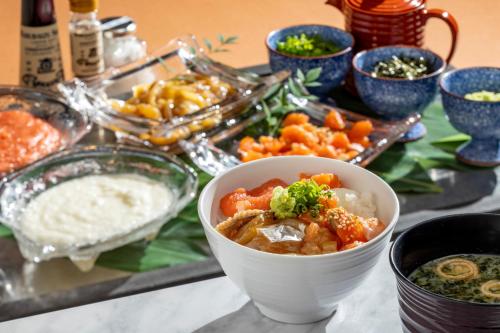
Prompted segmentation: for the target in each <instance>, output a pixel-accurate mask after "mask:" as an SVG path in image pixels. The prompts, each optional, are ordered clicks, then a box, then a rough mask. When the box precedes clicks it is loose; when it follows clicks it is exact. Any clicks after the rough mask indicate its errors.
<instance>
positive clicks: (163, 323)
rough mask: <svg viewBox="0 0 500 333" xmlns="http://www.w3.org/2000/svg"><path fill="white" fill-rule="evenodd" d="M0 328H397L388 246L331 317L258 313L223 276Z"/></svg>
mask: <svg viewBox="0 0 500 333" xmlns="http://www.w3.org/2000/svg"><path fill="white" fill-rule="evenodd" d="M0 332H2V333H3V332H9V333H29V332H44V333H45V332H52V333H58V332H61V333H63V332H64V333H67V332H81V333H86V332H120V333H128V332H169V333H177V332H178V333H184V332H200V333H205V332H214V333H215V332H217V333H219V332H238V333H246V332H251V333H254V332H273V333H285V332H286V333H299V332H314V333H323V332H325V333H326V332H349V333H356V332H363V333H380V332H384V333H393V332H394V333H395V332H401V325H400V323H399V317H398V305H397V299H396V282H395V278H394V276H393V274H392V271H391V269H390V266H389V259H388V249H386V250H385V253H384V254H383V256H382V258H381V259H380V261H379V262H378V264H377V265H376V266H375V267H374V269H373V271H372V273H371V275H370V276H369V277H368V278H367V280H366V281H365V282H364V283H363V285H362V286H360V287H359V288H358V289H357V290H356V291H354V293H353V294H351V295H350V296H348V297H347V298H346V299H345V300H344V301H343V302H342V303H341V304H340V306H339V309H338V310H337V312H336V313H335V314H334V315H333V316H332V317H330V318H327V319H325V320H323V321H320V322H316V323H313V324H306V325H289V324H283V323H279V322H276V321H273V320H271V319H268V318H266V317H264V316H262V315H261V314H260V313H259V311H258V310H257V308H256V307H255V306H254V305H253V304H252V302H251V301H250V300H249V298H248V297H247V296H246V295H245V294H243V293H242V292H241V291H240V290H239V289H238V288H237V287H236V286H235V285H234V284H233V283H232V282H231V281H230V280H229V279H228V278H227V277H221V278H215V279H210V280H205V281H201V282H196V283H191V284H185V285H182V286H178V287H172V288H167V289H161V290H155V291H151V292H146V293H142V294H137V295H133V296H127V297H123V298H117V299H113V300H108V301H104V302H99V303H93V304H89V305H84V306H79V307H74V308H69V309H65V310H60V311H54V312H49V313H45V314H40V315H36V316H31V317H26V318H20V319H16V320H11V321H7V322H3V323H0Z"/></svg>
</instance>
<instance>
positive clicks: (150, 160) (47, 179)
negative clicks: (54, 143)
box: [0, 145, 198, 270]
mask: <svg viewBox="0 0 500 333" xmlns="http://www.w3.org/2000/svg"><path fill="white" fill-rule="evenodd" d="M109 174H135V175H140V176H143V177H146V178H148V179H150V180H153V181H155V182H158V183H159V184H162V185H164V186H165V187H166V188H167V189H168V190H170V192H171V193H172V200H171V203H170V204H167V203H165V204H166V205H168V207H166V209H165V211H164V213H162V214H161V215H160V216H158V217H157V218H155V219H153V220H151V221H149V222H146V223H145V224H143V225H141V226H139V227H137V228H134V229H132V230H131V231H130V232H127V233H116V234H114V235H113V236H112V237H110V238H108V239H104V240H100V241H98V242H95V243H93V244H87V245H80V246H76V245H72V246H66V247H61V246H55V245H53V244H40V243H37V242H35V241H33V240H31V239H29V238H28V237H26V235H25V234H24V233H23V231H22V228H21V218H22V216H23V213H24V212H25V210H26V207H27V206H28V204H29V203H30V202H31V201H32V200H34V199H35V198H36V197H37V196H38V195H40V194H41V193H42V192H44V191H46V190H48V189H50V188H52V187H54V186H56V185H58V184H61V183H64V182H67V181H69V180H72V179H75V178H80V177H83V176H88V175H109ZM197 184H198V180H197V175H196V173H195V172H194V171H193V170H192V169H191V168H190V167H189V166H187V165H186V164H185V163H183V162H182V161H181V160H179V159H178V158H176V157H175V156H170V155H169V154H166V153H163V152H155V151H151V150H149V149H146V148H140V147H126V146H120V145H104V146H76V147H74V148H72V149H70V150H66V151H62V152H59V153H56V154H53V155H50V156H49V157H47V158H45V159H42V160H40V161H38V162H35V163H34V164H32V165H30V166H28V167H26V168H23V169H22V170H20V171H18V172H15V173H12V174H11V175H9V176H8V177H7V182H5V183H3V185H2V186H1V187H0V222H1V223H3V224H5V225H6V226H8V227H9V228H11V229H12V230H13V232H14V235H15V237H16V239H17V242H18V246H19V248H20V250H21V253H22V254H23V256H24V257H25V258H26V259H28V260H31V261H35V262H39V261H42V260H48V259H51V258H56V257H69V258H70V259H71V260H72V261H73V262H74V263H75V264H76V265H77V266H78V267H79V268H80V269H82V270H89V269H91V268H92V267H93V264H94V262H95V260H96V259H97V257H98V256H99V254H100V253H101V252H104V251H109V250H111V249H114V248H117V247H120V246H123V245H125V244H127V243H131V242H134V241H137V240H140V239H143V238H148V237H154V236H155V235H156V233H157V232H158V231H159V229H160V228H161V227H162V225H163V224H165V223H166V222H167V221H168V220H170V219H171V218H173V217H175V216H176V215H177V214H178V213H179V212H180V211H181V210H182V209H183V208H184V207H185V206H186V205H187V204H188V203H189V202H190V201H191V200H192V199H193V198H194V196H195V194H196V190H197Z"/></svg>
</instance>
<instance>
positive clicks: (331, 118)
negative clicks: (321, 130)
mask: <svg viewBox="0 0 500 333" xmlns="http://www.w3.org/2000/svg"><path fill="white" fill-rule="evenodd" d="M325 126H326V127H329V128H330V129H331V130H334V131H340V130H343V129H344V128H345V122H344V119H343V118H342V116H341V115H340V113H339V112H338V111H336V110H332V111H330V112H329V113H328V114H327V115H326V117H325Z"/></svg>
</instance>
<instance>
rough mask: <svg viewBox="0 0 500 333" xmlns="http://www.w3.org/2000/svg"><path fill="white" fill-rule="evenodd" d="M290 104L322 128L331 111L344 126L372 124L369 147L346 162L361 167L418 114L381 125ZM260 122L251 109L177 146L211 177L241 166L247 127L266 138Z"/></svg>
mask: <svg viewBox="0 0 500 333" xmlns="http://www.w3.org/2000/svg"><path fill="white" fill-rule="evenodd" d="M293 102H294V103H295V104H296V105H297V109H296V111H297V112H303V113H305V114H307V115H308V116H309V117H310V122H311V123H313V124H314V125H318V126H321V125H322V124H323V122H324V119H325V117H326V115H327V114H328V113H329V112H330V111H331V110H332V109H335V110H337V111H338V112H339V113H340V114H341V115H342V116H343V117H344V118H345V120H346V123H347V124H348V125H349V124H350V123H354V122H356V121H359V120H366V119H369V120H370V121H371V122H372V124H373V132H372V133H371V134H370V136H369V138H370V141H371V143H372V144H371V146H370V147H368V148H366V149H365V150H364V151H362V152H361V153H360V154H359V155H357V156H355V157H354V158H352V159H350V160H347V162H349V163H353V164H357V165H360V166H363V167H365V166H367V165H368V164H369V163H370V162H371V161H373V160H374V159H375V158H376V157H377V156H378V155H380V154H381V153H382V152H383V151H385V150H386V149H387V148H389V147H390V146H391V145H392V144H394V143H395V142H396V141H397V140H398V139H399V138H400V137H401V136H402V135H403V134H404V133H405V132H407V131H408V130H409V129H410V128H411V127H412V126H413V125H415V124H416V123H417V122H418V121H419V119H420V116H419V115H418V114H413V115H410V116H408V117H407V118H405V119H402V120H398V121H383V120H379V119H375V118H371V117H367V116H364V115H360V114H357V113H354V112H351V111H348V110H345V109H341V108H338V107H334V106H330V105H327V104H323V103H319V102H315V101H308V100H305V99H304V100H302V99H296V98H295V99H294V100H293ZM264 119H265V113H264V112H262V111H261V110H259V108H255V112H254V113H253V114H247V115H246V116H245V117H241V118H240V119H238V120H237V121H236V122H234V123H232V124H226V125H225V127H220V128H219V129H216V130H214V131H213V132H212V133H210V134H209V135H198V136H196V137H195V138H193V139H191V140H188V141H184V142H181V146H182V148H183V149H184V151H185V152H186V153H187V154H188V156H189V157H190V158H191V160H192V161H193V162H194V163H195V164H196V165H197V166H198V167H200V168H201V169H202V170H204V171H205V172H207V173H209V174H211V175H215V174H218V173H220V172H223V171H224V170H226V169H228V168H231V167H233V166H235V165H237V164H240V163H242V162H240V159H239V155H238V147H239V141H240V140H241V139H242V138H243V137H244V136H246V134H245V130H246V129H247V128H248V127H249V126H253V128H254V129H256V130H257V132H258V133H257V135H256V136H255V137H254V138H255V139H257V137H258V136H260V135H269V134H268V133H266V126H265V125H264ZM260 124H262V126H260Z"/></svg>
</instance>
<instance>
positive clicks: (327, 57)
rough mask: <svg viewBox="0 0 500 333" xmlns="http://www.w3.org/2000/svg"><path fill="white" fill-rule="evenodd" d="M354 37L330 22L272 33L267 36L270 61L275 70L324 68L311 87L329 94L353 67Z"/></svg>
mask: <svg viewBox="0 0 500 333" xmlns="http://www.w3.org/2000/svg"><path fill="white" fill-rule="evenodd" d="M353 45H354V38H353V37H352V36H351V34H349V33H347V32H345V31H343V30H341V29H338V28H334V27H330V26H327V25H298V26H293V27H288V28H284V29H279V30H275V31H273V32H271V33H270V34H269V35H268V36H267V39H266V46H267V49H268V53H269V63H270V65H271V69H272V71H273V72H277V71H280V70H284V69H288V70H290V71H291V72H292V73H296V72H297V70H298V69H300V70H301V71H302V72H303V73H307V72H308V71H310V70H311V69H315V68H321V75H320V76H319V78H318V80H317V81H318V82H319V83H320V84H321V85H319V86H317V87H313V88H311V92H312V93H313V94H316V95H326V94H328V93H329V92H330V91H331V90H332V89H333V88H335V87H337V86H339V85H340V84H341V83H342V81H344V79H345V77H346V75H347V73H348V72H349V70H350V68H351V60H352V48H353Z"/></svg>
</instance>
